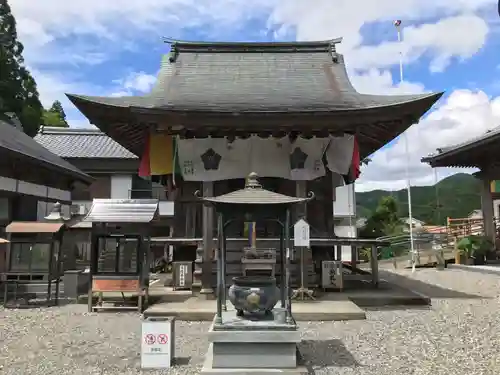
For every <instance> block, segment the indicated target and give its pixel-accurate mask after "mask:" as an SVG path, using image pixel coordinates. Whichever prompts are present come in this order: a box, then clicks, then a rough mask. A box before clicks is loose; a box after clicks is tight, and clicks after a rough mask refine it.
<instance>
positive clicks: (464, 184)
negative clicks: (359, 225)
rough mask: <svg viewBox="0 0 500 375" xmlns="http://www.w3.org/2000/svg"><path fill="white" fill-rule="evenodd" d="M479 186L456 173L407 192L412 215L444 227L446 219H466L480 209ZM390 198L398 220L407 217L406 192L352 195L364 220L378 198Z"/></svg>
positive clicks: (377, 192) (381, 191)
mask: <svg viewBox="0 0 500 375" xmlns="http://www.w3.org/2000/svg"><path fill="white" fill-rule="evenodd" d="M480 189H481V183H480V181H479V180H478V179H476V178H475V177H474V176H471V175H469V174H465V173H459V174H456V175H453V176H450V177H447V178H445V179H444V180H441V181H440V182H438V183H437V184H436V185H434V186H416V187H412V188H411V200H412V215H413V217H415V218H416V219H418V220H422V221H423V222H425V223H426V224H436V225H438V224H445V223H446V218H447V217H451V218H462V217H467V215H469V213H470V212H471V211H473V210H476V209H479V208H481V195H480ZM387 195H392V196H394V197H395V198H396V199H397V201H398V202H399V207H400V211H401V216H402V217H405V216H407V215H408V196H407V191H406V189H404V190H398V191H385V190H374V191H370V192H366V193H356V203H357V215H358V217H368V216H370V213H371V212H372V211H373V210H374V209H375V208H376V207H377V205H378V202H379V200H380V198H382V197H384V196H387Z"/></svg>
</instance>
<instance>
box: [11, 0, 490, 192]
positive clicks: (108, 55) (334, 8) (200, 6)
mask: <svg viewBox="0 0 500 375" xmlns="http://www.w3.org/2000/svg"><path fill="white" fill-rule="evenodd" d="M9 3H10V4H11V7H12V8H13V12H14V15H15V16H16V18H17V22H18V32H19V36H20V38H21V41H22V42H23V43H24V44H25V47H26V50H25V58H26V62H27V65H28V66H29V68H30V69H31V71H32V72H33V74H34V76H35V79H36V80H37V83H38V86H39V91H40V93H41V98H42V101H43V102H44V104H45V105H47V106H49V105H50V103H51V102H52V101H54V100H56V99H57V100H61V101H62V103H63V105H64V108H65V110H66V113H67V115H68V119H69V121H70V123H71V125H72V126H75V127H85V126H89V124H88V123H87V121H86V119H85V118H83V116H82V115H81V114H80V113H79V112H78V111H77V110H76V108H74V107H73V106H72V105H71V103H69V102H68V101H67V100H66V98H65V96H64V93H65V92H71V93H78V94H89V95H106V96H107V95H133V94H144V93H146V92H147V91H148V90H149V89H150V87H151V85H152V84H153V83H154V77H155V75H156V72H157V70H158V68H159V63H160V60H161V55H162V54H164V53H166V52H167V51H168V45H165V44H164V43H163V42H162V37H171V38H175V39H184V40H217V41H274V40H279V41H282V40H314V39H316V40H320V39H331V38H336V37H339V36H342V37H343V38H344V40H343V43H342V45H341V46H340V47H339V50H340V52H341V53H343V54H344V55H345V59H346V63H347V66H348V70H349V74H350V77H351V80H352V82H353V84H354V86H355V87H356V88H357V89H358V91H360V92H366V93H377V94H387V95H391V94H398V93H420V92H427V91H445V92H446V95H445V97H443V98H442V99H441V101H440V102H439V104H438V105H437V106H436V107H435V108H434V109H433V112H432V113H430V114H429V115H428V116H427V117H426V118H424V119H423V120H422V121H421V122H420V123H419V124H416V125H414V126H413V127H412V128H411V129H410V130H408V139H409V140H410V142H409V150H410V158H409V161H408V160H407V158H406V156H405V153H404V144H403V142H401V141H399V140H395V141H393V142H391V144H390V145H388V146H386V147H384V149H382V150H380V151H379V152H377V153H376V154H375V155H374V157H373V163H371V164H370V165H369V166H368V167H366V168H365V170H364V171H363V177H362V178H361V180H360V183H359V184H357V189H358V190H371V189H374V188H386V189H387V188H388V189H397V188H401V187H403V186H404V184H405V169H406V168H405V167H406V164H407V162H409V163H410V166H411V168H410V169H411V179H412V184H415V185H425V184H430V183H433V182H434V174H433V172H432V170H430V168H428V167H427V166H425V165H422V164H421V163H420V158H421V157H422V156H424V155H427V154H429V153H430V152H433V151H434V150H435V148H436V147H440V146H443V145H449V144H453V143H457V142H461V141H463V140H465V139H467V138H470V137H473V136H476V135H479V134H481V133H483V132H485V131H486V130H488V129H491V128H493V127H495V126H498V125H500V54H499V53H498V52H497V51H499V50H500V48H499V47H500V45H499V44H500V38H499V36H500V20H499V18H498V15H497V12H496V0H377V1H376V2H375V1H368V0H316V1H315V2H314V4H315V5H314V6H311V4H312V2H310V1H306V0H266V1H264V0H254V1H252V2H250V1H247V2H244V1H240V0H196V1H195V0H142V1H141V2H138V1H133V0H115V1H102V0H85V1H84V0H74V1H72V2H67V1H62V0H44V1H43V2H42V1H36V2H35V1H33V0H10V2H9ZM395 19H401V20H402V21H403V24H402V26H403V39H404V40H403V43H402V44H398V43H396V39H397V35H396V30H395V28H394V26H393V21H394V20H395ZM400 50H401V51H403V56H404V62H405V63H404V76H405V80H404V82H402V83H401V82H399V64H398V61H399V51H400ZM457 171H458V170H446V169H442V170H440V171H439V177H440V178H442V177H445V176H447V175H450V174H451V173H454V172H457ZM466 172H467V171H466ZM469 172H470V171H469Z"/></svg>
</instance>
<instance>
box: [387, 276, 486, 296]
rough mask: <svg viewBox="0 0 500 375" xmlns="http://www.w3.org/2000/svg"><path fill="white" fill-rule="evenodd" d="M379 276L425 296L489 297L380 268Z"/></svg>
mask: <svg viewBox="0 0 500 375" xmlns="http://www.w3.org/2000/svg"><path fill="white" fill-rule="evenodd" d="M436 272H447V271H446V270H444V271H436ZM379 275H380V278H381V279H384V280H386V281H388V282H390V283H393V284H395V285H398V286H400V287H403V288H407V289H410V290H411V291H413V292H416V293H419V294H422V295H424V296H426V297H429V298H442V299H447V298H459V299H478V298H481V299H485V298H489V297H485V296H480V295H477V294H469V293H463V292H460V291H456V290H452V289H446V288H442V287H440V286H437V285H433V284H428V283H424V282H422V281H420V280H415V279H412V278H409V277H406V276H404V275H400V274H396V273H392V272H388V271H383V270H380V272H379Z"/></svg>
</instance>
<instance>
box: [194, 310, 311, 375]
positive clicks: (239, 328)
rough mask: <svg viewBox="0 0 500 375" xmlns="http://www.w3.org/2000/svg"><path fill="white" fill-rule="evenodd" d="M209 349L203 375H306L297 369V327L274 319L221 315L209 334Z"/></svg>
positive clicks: (302, 368)
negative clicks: (250, 318)
mask: <svg viewBox="0 0 500 375" xmlns="http://www.w3.org/2000/svg"><path fill="white" fill-rule="evenodd" d="M208 340H209V342H210V346H209V349H208V352H207V355H206V357H205V363H204V366H203V369H202V372H201V373H202V374H246V375H251V374H256V375H257V374H259V375H263V374H273V375H276V374H290V375H292V374H293V375H297V374H307V370H306V369H305V367H303V366H300V363H299V362H300V356H299V355H298V349H297V344H298V343H300V341H301V339H300V333H299V331H298V327H297V324H296V323H295V322H294V323H293V324H287V323H282V322H281V319H278V317H276V318H275V317H274V316H266V317H262V319H259V320H248V318H241V317H237V316H236V312H235V311H224V312H223V315H222V324H216V323H215V320H214V323H212V326H211V327H210V330H209V332H208Z"/></svg>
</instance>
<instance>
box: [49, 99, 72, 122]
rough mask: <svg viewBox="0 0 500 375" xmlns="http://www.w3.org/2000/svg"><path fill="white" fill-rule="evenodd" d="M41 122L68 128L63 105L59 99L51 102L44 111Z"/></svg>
mask: <svg viewBox="0 0 500 375" xmlns="http://www.w3.org/2000/svg"><path fill="white" fill-rule="evenodd" d="M43 122H44V124H45V125H48V126H58V127H61V128H68V127H69V125H68V122H67V121H66V113H65V112H64V109H63V106H62V104H61V102H60V101H59V100H56V101H55V102H54V103H52V107H50V109H49V110H48V111H44V114H43Z"/></svg>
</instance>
